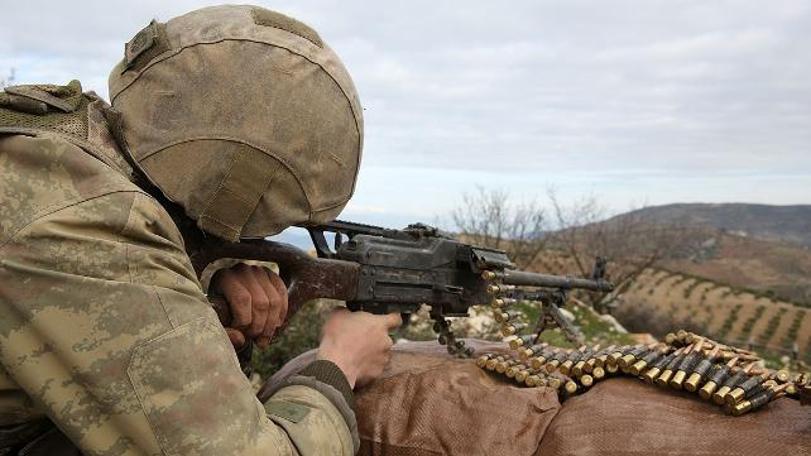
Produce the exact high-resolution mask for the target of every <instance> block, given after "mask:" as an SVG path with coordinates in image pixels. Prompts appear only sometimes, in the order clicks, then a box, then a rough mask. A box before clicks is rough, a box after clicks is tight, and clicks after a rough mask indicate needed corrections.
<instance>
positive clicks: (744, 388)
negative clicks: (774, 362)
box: [724, 372, 771, 405]
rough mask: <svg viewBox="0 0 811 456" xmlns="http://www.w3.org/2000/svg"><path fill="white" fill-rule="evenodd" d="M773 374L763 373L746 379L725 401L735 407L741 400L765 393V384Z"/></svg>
mask: <svg viewBox="0 0 811 456" xmlns="http://www.w3.org/2000/svg"><path fill="white" fill-rule="evenodd" d="M770 375H771V374H770V373H769V372H763V373H761V374H760V375H754V376H752V377H749V378H748V379H746V380H745V381H744V382H743V383H741V384H740V385H738V386H736V387H735V388H733V389H732V390H731V391H730V392H729V394H727V395H726V397H725V398H724V400H725V401H726V403H727V404H728V405H735V404H737V403H738V402H740V401H741V400H743V399H745V398H747V397H751V396H752V395H755V394H758V393H760V392H762V391H763V389H764V387H763V383H764V382H766V381H767V380H768V378H769V376H770Z"/></svg>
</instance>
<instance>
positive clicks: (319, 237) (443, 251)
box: [190, 221, 613, 323]
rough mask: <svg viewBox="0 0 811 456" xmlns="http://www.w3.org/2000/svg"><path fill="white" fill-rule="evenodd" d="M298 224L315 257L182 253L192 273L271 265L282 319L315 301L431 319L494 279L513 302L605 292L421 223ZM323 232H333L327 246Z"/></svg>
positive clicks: (463, 311)
mask: <svg viewBox="0 0 811 456" xmlns="http://www.w3.org/2000/svg"><path fill="white" fill-rule="evenodd" d="M306 228H307V230H308V231H309V233H310V236H311V238H312V241H313V245H314V246H315V249H316V252H317V254H318V258H314V257H311V256H310V255H308V254H306V253H305V252H303V251H302V250H300V249H298V248H296V247H294V246H291V245H288V244H283V243H278V242H274V241H262V240H250V241H242V242H240V243H225V242H221V241H206V242H205V243H204V244H203V245H201V246H200V247H198V248H196V249H195V250H194V251H193V252H192V253H191V255H190V256H191V259H192V263H193V265H194V267H195V269H196V270H197V272H198V274H200V273H201V272H202V271H203V269H204V268H205V267H206V266H207V265H208V264H209V263H211V262H213V261H215V260H217V259H219V258H240V259H251V260H261V261H270V262H274V263H276V264H278V265H279V269H280V273H281V274H280V275H281V277H282V279H283V280H284V281H285V283H286V284H287V286H288V295H289V310H288V318H289V317H290V316H291V315H293V314H294V313H295V312H296V311H297V310H298V309H299V307H300V306H301V305H302V304H303V303H304V302H307V301H309V300H312V299H316V298H330V299H338V300H342V301H346V305H347V307H348V308H349V309H350V310H363V311H367V312H372V313H377V314H380V313H389V312H401V313H410V312H414V311H416V310H417V309H418V308H419V307H420V306H421V305H422V304H428V305H430V306H431V314H432V316H433V317H434V318H442V317H444V316H466V315H467V312H468V309H469V308H470V307H471V306H475V305H484V304H489V303H491V302H492V301H493V298H494V296H493V289H492V287H493V283H496V282H497V283H498V284H499V285H498V286H499V287H501V288H500V291H501V292H500V293H499V294H500V296H505V297H508V298H512V297H514V298H515V299H519V300H520V299H525V298H526V296H525V295H526V294H527V292H528V291H527V290H523V289H517V288H516V287H519V286H520V287H525V288H532V289H534V288H539V289H552V290H555V293H550V292H542V291H541V290H539V291H538V292H535V293H534V297H535V298H536V299H538V300H541V302H544V299H546V301H548V302H549V304H550V305H551V306H555V308H556V306H560V305H562V301H563V300H564V299H565V293H566V292H567V291H569V290H572V289H584V290H591V291H601V292H610V291H611V290H612V289H613V285H612V284H611V283H610V282H608V281H606V280H605V279H604V278H603V277H602V276H601V275H600V274H597V273H595V274H594V275H593V277H592V278H590V279H585V278H575V277H563V276H555V275H549V274H540V273H534V272H526V271H519V270H516V269H515V265H514V264H513V263H512V262H511V261H510V259H509V258H508V257H507V254H506V253H505V252H504V251H501V250H495V249H489V248H483V247H475V246H472V245H469V244H465V243H463V242H460V241H457V240H455V239H453V238H451V237H450V236H448V235H446V234H444V233H442V232H441V231H439V230H437V229H436V228H432V227H428V226H426V225H422V224H415V225H410V226H408V227H407V228H405V229H404V230H392V229H387V228H380V227H375V226H369V225H361V224H356V223H349V222H341V221H336V222H333V223H329V224H326V225H318V226H310V227H306ZM325 233H333V234H334V235H335V241H334V244H333V247H332V248H330V246H329V244H328V242H327V239H326V236H325ZM598 270H601V271H602V270H604V263H600V262H599V261H598V267H597V268H595V271H598ZM530 293H532V292H530ZM213 301H214V305H215V308H216V310H217V312H218V314H219V315H220V317H221V319H224V322H226V321H228V320H230V318H229V317H230V316H229V315H228V310H227V306H226V305H225V304H224V303H223V302H221V300H219V301H218V300H213ZM555 317H556V318H555V320H556V322H557V321H558V320H560V318H559V315H555ZM558 323H559V322H558Z"/></svg>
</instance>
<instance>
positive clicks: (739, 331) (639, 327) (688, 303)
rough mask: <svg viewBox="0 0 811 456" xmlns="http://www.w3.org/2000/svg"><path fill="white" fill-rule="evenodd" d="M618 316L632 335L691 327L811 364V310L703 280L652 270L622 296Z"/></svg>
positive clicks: (720, 337)
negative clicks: (795, 354)
mask: <svg viewBox="0 0 811 456" xmlns="http://www.w3.org/2000/svg"><path fill="white" fill-rule="evenodd" d="M615 315H616V316H617V318H618V319H619V321H620V322H621V323H622V324H623V325H625V327H626V328H628V329H629V330H632V331H651V332H653V333H655V334H657V333H659V334H657V335H660V336H661V335H662V334H661V333H663V332H665V331H669V330H672V329H674V328H679V327H686V328H690V329H693V330H695V331H698V332H701V333H704V334H707V335H709V336H710V337H713V338H717V339H720V340H722V341H725V342H728V343H731V344H735V345H739V346H746V345H750V344H751V345H752V346H753V347H755V348H756V349H758V350H760V349H762V348H766V349H768V350H770V351H772V352H773V353H777V354H781V355H783V354H786V355H788V354H790V353H791V351H792V350H794V349H797V350H798V351H799V353H800V354H801V356H803V358H804V359H805V360H806V361H811V309H808V308H803V307H799V306H795V305H792V304H791V303H787V302H783V301H780V300H776V299H773V298H770V297H768V296H764V295H760V294H756V293H751V292H748V291H744V290H741V289H738V288H736V287H730V286H727V285H724V284H719V283H716V282H714V281H711V280H707V279H705V278H703V277H695V276H690V275H685V274H680V273H676V272H670V271H666V270H662V269H648V270H646V271H645V272H644V273H643V274H642V275H641V276H640V277H639V278H638V279H637V280H636V281H635V282H634V284H633V285H631V287H630V288H629V289H628V290H626V291H625V293H623V296H622V298H621V299H620V302H619V306H618V308H617V309H616V311H615Z"/></svg>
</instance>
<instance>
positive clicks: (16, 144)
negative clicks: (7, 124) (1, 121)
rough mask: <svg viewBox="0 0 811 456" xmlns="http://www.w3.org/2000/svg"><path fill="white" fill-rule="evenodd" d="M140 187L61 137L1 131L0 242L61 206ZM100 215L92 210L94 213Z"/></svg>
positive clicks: (116, 196)
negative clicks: (7, 133)
mask: <svg viewBox="0 0 811 456" xmlns="http://www.w3.org/2000/svg"><path fill="white" fill-rule="evenodd" d="M124 193H132V194H137V193H143V191H142V190H141V189H140V188H139V187H137V186H136V185H135V184H134V183H132V182H131V181H130V180H129V179H127V178H126V177H125V176H123V175H122V174H120V173H118V172H116V171H114V170H112V169H111V168H110V167H109V166H107V165H105V164H104V163H102V162H100V161H99V160H97V159H95V158H94V157H92V156H90V155H88V154H87V153H85V152H84V151H83V150H82V149H81V148H79V147H78V146H76V145H75V144H72V143H70V142H68V141H65V140H64V139H62V138H60V137H59V136H56V135H53V134H48V133H42V134H39V135H37V136H27V135H22V134H17V135H5V136H0V241H2V240H3V239H6V240H8V239H9V238H10V237H13V236H14V233H16V232H17V231H18V230H20V229H22V228H24V227H26V226H28V225H30V224H32V223H34V222H35V221H37V220H38V219H41V218H43V217H46V216H48V215H49V214H52V213H54V212H57V211H59V210H61V209H64V208H67V207H70V206H76V205H79V204H81V203H83V202H86V201H90V200H95V202H96V204H95V206H97V207H101V206H99V204H98V203H100V202H101V200H111V199H115V200H117V201H119V203H117V204H121V203H120V201H121V197H122V196H123V194H124ZM96 216H98V217H104V215H103V214H95V215H94V217H96ZM0 243H1V242H0Z"/></svg>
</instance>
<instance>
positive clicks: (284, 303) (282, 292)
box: [265, 269, 289, 324]
mask: <svg viewBox="0 0 811 456" xmlns="http://www.w3.org/2000/svg"><path fill="white" fill-rule="evenodd" d="M265 273H266V274H267V275H268V278H269V279H270V283H271V284H273V288H275V289H276V292H278V293H279V297H280V298H281V307H280V308H279V324H282V323H284V320H285V318H287V310H288V308H289V300H288V296H287V285H285V284H284V281H283V280H282V278H281V277H279V275H278V274H276V273H275V272H273V271H271V270H269V269H265Z"/></svg>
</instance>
